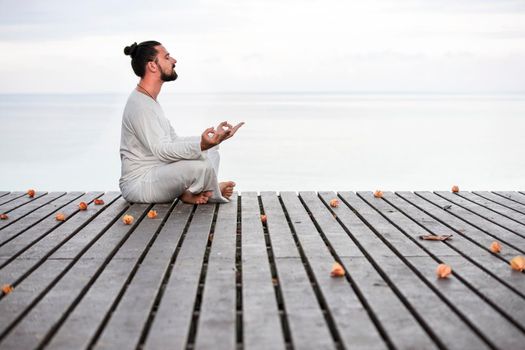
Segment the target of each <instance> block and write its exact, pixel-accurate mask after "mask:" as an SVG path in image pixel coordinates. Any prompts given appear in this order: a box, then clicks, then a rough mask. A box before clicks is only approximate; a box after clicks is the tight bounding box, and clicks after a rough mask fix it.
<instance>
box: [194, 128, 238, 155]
mask: <svg viewBox="0 0 525 350" xmlns="http://www.w3.org/2000/svg"><path fill="white" fill-rule="evenodd" d="M243 125H244V122H242V123H239V124H237V125H235V126H234V127H232V126H231V125H230V124H228V122H226V121H224V122H222V123H220V124H219V125H218V126H217V129H214V128H208V129H206V130H204V132H203V133H202V136H201V150H203V151H205V150H207V149H210V148H212V147H214V146H216V145H218V144H219V143H221V142H222V141H224V140H227V139H229V138H230V137H232V136H233V135H235V133H236V132H237V130H239V128H240V127H241V126H243Z"/></svg>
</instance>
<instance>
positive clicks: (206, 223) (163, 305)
mask: <svg viewBox="0 0 525 350" xmlns="http://www.w3.org/2000/svg"><path fill="white" fill-rule="evenodd" d="M214 209H215V205H199V206H197V210H196V211H195V214H194V216H193V219H192V221H191V224H190V226H189V228H188V232H187V233H186V235H185V237H184V241H183V243H182V247H181V250H180V252H179V254H178V256H177V259H176V260H175V264H174V266H173V270H172V272H171V274H170V277H169V280H168V283H167V285H166V289H165V290H164V293H163V295H162V299H161V300H160V304H159V308H158V310H157V313H156V315H155V318H154V319H153V323H152V325H151V328H150V330H149V333H148V335H147V338H146V342H145V344H144V348H145V349H183V348H184V347H185V346H186V343H187V341H188V339H187V338H188V334H189V330H190V324H191V319H192V314H193V307H194V304H195V298H196V295H197V288H198V284H199V278H200V273H201V269H202V263H203V259H204V254H205V250H206V244H207V242H208V236H209V233H210V229H211V224H212V219H213V214H214Z"/></svg>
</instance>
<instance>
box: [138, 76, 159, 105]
mask: <svg viewBox="0 0 525 350" xmlns="http://www.w3.org/2000/svg"><path fill="white" fill-rule="evenodd" d="M162 83H163V81H158V80H153V79H147V78H143V79H140V81H139V84H138V85H139V86H140V87H141V88H142V90H145V91H147V94H146V95H148V94H149V95H151V97H153V99H154V100H157V96H159V94H160V89H161V88H162ZM141 92H142V93H144V91H141Z"/></svg>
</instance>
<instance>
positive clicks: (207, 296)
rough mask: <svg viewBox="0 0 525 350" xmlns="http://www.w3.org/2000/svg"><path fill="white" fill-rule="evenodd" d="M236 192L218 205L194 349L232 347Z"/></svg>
mask: <svg viewBox="0 0 525 350" xmlns="http://www.w3.org/2000/svg"><path fill="white" fill-rule="evenodd" d="M237 199H238V197H237V194H236V193H235V194H234V195H233V196H232V197H231V198H230V203H226V204H221V205H220V206H219V211H218V213H217V221H216V223H215V230H214V233H213V244H212V246H211V250H210V255H209V260H208V270H207V272H206V279H205V283H204V292H203V296H202V303H201V309H200V315H199V323H198V327H197V333H196V335H195V349H235V348H236V341H237V337H236V320H237V310H236V307H237V305H236V296H237V295H236V266H235V253H236V236H235V235H236V232H237Z"/></svg>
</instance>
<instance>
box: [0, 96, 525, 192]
mask: <svg viewBox="0 0 525 350" xmlns="http://www.w3.org/2000/svg"><path fill="white" fill-rule="evenodd" d="M126 99H127V92H126V94H106V95H93V94H90V95H68V94H62V95H14V94H11V95H0V152H1V153H0V190H6V191H16V190H26V189H28V188H35V189H37V190H40V191H73V190H79V191H90V190H101V191H110V190H118V189H119V188H118V180H119V177H120V156H119V145H120V126H121V118H122V111H123V108H124V105H125V103H126ZM159 102H160V104H161V106H162V107H163V109H164V111H165V114H166V117H167V118H168V119H169V120H170V121H171V123H172V125H173V127H174V129H175V131H176V132H177V133H178V134H179V135H200V134H201V133H202V131H203V130H204V129H206V128H207V127H210V126H216V125H217V124H218V123H219V122H221V121H224V120H227V121H228V122H230V123H232V124H235V123H238V122H241V121H244V122H245V123H246V124H245V125H244V126H243V127H242V128H241V129H240V130H239V131H238V133H237V134H236V135H235V137H233V138H231V139H229V140H227V141H225V142H224V143H223V144H221V146H220V148H221V165H220V171H219V179H220V180H233V181H235V182H236V183H237V189H238V190H239V191H265V190H275V191H306V190H313V191H320V190H356V191H360V190H370V191H373V190H376V189H382V190H385V191H386V190H449V189H450V187H451V186H452V185H459V187H460V189H462V190H525V95H482V96H480V95H465V94H463V95H454V94H441V95H439V94H343V93H339V94H338V93H307V94H305V93H280V94H278V93H265V94H242V93H239V94H233V93H231V94H190V93H178V94H168V93H161V95H160V96H159Z"/></svg>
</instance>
